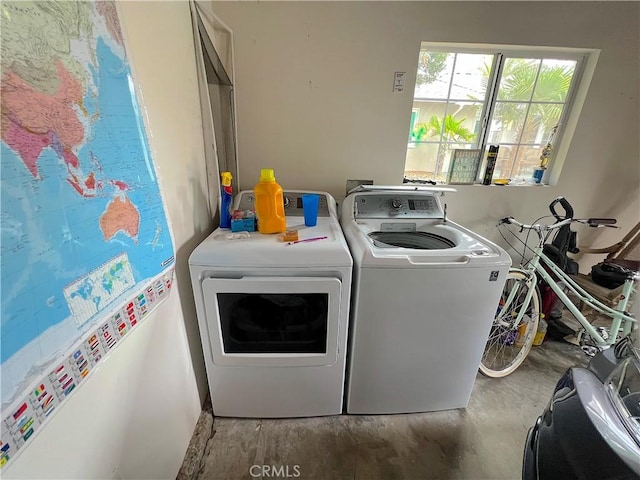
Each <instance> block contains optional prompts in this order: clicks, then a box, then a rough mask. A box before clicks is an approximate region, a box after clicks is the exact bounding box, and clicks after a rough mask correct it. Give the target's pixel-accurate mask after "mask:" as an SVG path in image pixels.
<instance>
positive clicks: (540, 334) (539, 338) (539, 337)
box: [533, 313, 548, 347]
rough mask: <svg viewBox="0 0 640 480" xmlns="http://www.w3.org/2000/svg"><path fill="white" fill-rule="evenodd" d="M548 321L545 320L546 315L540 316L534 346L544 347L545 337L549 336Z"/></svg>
mask: <svg viewBox="0 0 640 480" xmlns="http://www.w3.org/2000/svg"><path fill="white" fill-rule="evenodd" d="M547 327H548V325H547V321H546V320H545V319H544V313H541V314H540V321H539V322H538V331H537V332H536V336H535V337H533V344H534V345H535V346H536V347H539V346H540V345H542V342H543V341H544V337H545V335H546V334H547Z"/></svg>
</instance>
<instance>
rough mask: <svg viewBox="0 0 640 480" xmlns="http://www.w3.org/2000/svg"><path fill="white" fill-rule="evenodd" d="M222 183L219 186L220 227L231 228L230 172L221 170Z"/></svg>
mask: <svg viewBox="0 0 640 480" xmlns="http://www.w3.org/2000/svg"><path fill="white" fill-rule="evenodd" d="M220 176H221V177H222V185H221V188H220V195H221V197H222V198H221V202H220V228H231V202H232V200H233V191H232V190H231V179H232V178H233V177H232V176H231V172H222V173H221V174H220Z"/></svg>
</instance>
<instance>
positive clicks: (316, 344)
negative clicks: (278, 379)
mask: <svg viewBox="0 0 640 480" xmlns="http://www.w3.org/2000/svg"><path fill="white" fill-rule="evenodd" d="M340 287H341V283H340V280H339V279H337V278H317V277H313V278H307V277H243V278H240V279H228V278H224V279H221V278H207V279H205V280H204V281H203V285H202V288H203V293H204V297H205V309H206V312H207V328H208V329H209V332H208V334H209V339H210V343H211V351H212V353H213V357H214V362H215V363H217V364H219V365H237V366H240V365H254V366H255V365H263V366H276V365H277V366H293V365H332V364H334V363H335V362H336V361H337V352H338V348H337V345H338V324H339V317H340V315H339V313H340Z"/></svg>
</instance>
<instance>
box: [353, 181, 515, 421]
mask: <svg viewBox="0 0 640 480" xmlns="http://www.w3.org/2000/svg"><path fill="white" fill-rule="evenodd" d="M447 192H455V190H454V189H452V188H449V187H410V186H399V187H384V186H377V187H376V186H361V187H359V188H358V189H356V191H352V193H351V194H350V195H348V196H347V197H346V198H345V200H344V202H343V204H342V212H341V223H342V227H343V230H344V234H345V237H346V238H347V242H348V244H349V247H350V248H351V254H352V256H353V260H354V278H353V283H354V290H353V301H352V312H351V332H350V339H349V347H350V350H349V352H350V353H349V365H348V385H347V393H346V395H347V401H346V405H347V412H348V413H354V414H378V413H380V414H382V413H410V412H429V411H435V410H448V409H456V408H464V407H466V406H467V404H468V401H469V397H470V396H471V390H472V388H473V384H474V381H475V377H476V372H477V370H478V367H479V365H480V359H481V357H482V353H483V350H484V346H485V343H486V339H487V337H488V335H489V329H490V327H491V323H492V321H493V317H494V315H495V312H496V305H498V299H499V296H500V294H501V292H502V288H503V286H504V282H505V278H506V276H507V272H508V270H509V267H510V265H511V259H510V257H509V255H508V254H507V253H506V252H505V251H504V250H503V249H501V248H500V247H499V246H497V245H495V244H493V243H491V242H490V241H488V240H486V239H484V238H482V237H481V236H480V235H478V234H476V233H474V232H472V231H470V230H468V229H466V228H464V227H462V226H460V225H458V224H456V223H454V222H452V221H451V220H450V219H449V218H447V216H446V206H445V208H443V204H442V202H441V196H442V195H444V194H445V193H447Z"/></svg>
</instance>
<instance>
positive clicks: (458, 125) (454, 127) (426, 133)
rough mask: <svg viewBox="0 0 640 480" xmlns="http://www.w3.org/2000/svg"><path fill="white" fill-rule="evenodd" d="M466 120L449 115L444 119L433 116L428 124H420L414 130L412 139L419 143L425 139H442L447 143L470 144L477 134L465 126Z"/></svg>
mask: <svg viewBox="0 0 640 480" xmlns="http://www.w3.org/2000/svg"><path fill="white" fill-rule="evenodd" d="M466 120H467V119H466V118H461V119H456V118H455V117H454V116H453V115H451V114H449V115H446V116H445V117H444V119H442V118H440V117H438V116H436V115H432V116H431V118H430V119H429V121H428V122H419V123H417V124H416V126H415V127H414V128H413V132H412V135H411V137H412V139H413V140H414V141H417V142H419V141H420V140H424V139H425V138H434V139H435V138H440V135H443V138H442V140H443V141H445V142H469V141H471V140H474V139H475V138H476V134H475V133H474V132H472V131H471V130H469V129H468V128H466V127H465V126H464V122H465V121H466Z"/></svg>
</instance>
